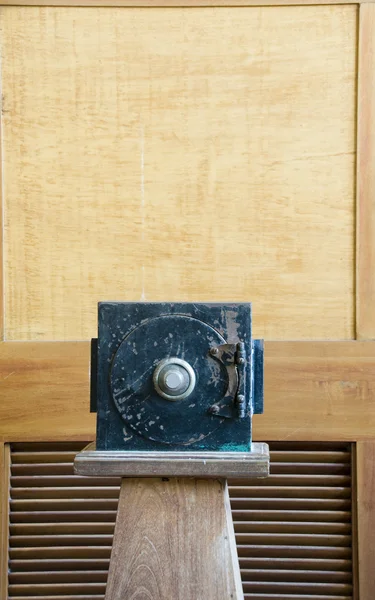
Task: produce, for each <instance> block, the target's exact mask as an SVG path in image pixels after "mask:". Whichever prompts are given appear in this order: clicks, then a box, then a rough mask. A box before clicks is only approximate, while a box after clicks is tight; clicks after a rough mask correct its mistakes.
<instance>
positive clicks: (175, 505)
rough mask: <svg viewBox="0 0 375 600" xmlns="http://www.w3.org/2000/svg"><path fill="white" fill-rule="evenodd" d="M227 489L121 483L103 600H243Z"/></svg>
mask: <svg viewBox="0 0 375 600" xmlns="http://www.w3.org/2000/svg"><path fill="white" fill-rule="evenodd" d="M228 511H229V517H230V522H231V516H230V506H229V499H228V492H227V486H226V484H224V482H222V481H218V480H203V479H200V480H199V479H196V480H194V479H175V478H172V479H165V480H163V479H157V478H152V479H136V478H134V479H123V481H122V485H121V491H120V498H119V505H118V512H117V520H116V528H115V535H114V540H113V546H112V554H111V562H110V567H109V573H108V583H107V589H106V595H105V598H106V600H120V599H122V598H129V599H130V598H153V599H154V600H170V599H171V598H173V599H175V600H186V598H194V599H196V600H217V599H218V598H220V599H222V600H229V599H230V598H233V599H235V600H243V592H242V586H241V585H240V584H241V578H240V572H239V566H238V559H237V551H236V546H235V543H231V542H230V540H231V541H232V540H234V531H233V524H232V527H231V529H232V530H231V529H230V522H229V526H228V515H227V512H228Z"/></svg>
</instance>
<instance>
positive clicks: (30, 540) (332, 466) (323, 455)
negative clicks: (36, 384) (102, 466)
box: [8, 442, 352, 600]
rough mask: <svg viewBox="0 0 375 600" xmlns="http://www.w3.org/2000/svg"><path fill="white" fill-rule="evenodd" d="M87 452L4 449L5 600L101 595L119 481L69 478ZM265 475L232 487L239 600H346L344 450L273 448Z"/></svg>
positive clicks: (59, 446) (348, 554)
mask: <svg viewBox="0 0 375 600" xmlns="http://www.w3.org/2000/svg"><path fill="white" fill-rule="evenodd" d="M84 445H85V444H82V443H81V444H78V443H43V444H13V445H12V446H11V480H10V530H9V534H10V538H9V586H8V591H9V598H10V599H14V600H16V599H17V600H32V599H38V600H42V599H43V600H52V599H53V600H99V599H102V598H103V597H104V593H105V585H106V580H107V572H108V566H109V558H110V552H111V544H112V536H113V531H114V525H115V518H116V507H117V502H118V495H119V483H120V482H119V479H116V478H114V479H94V478H83V477H79V476H76V475H74V473H73V459H74V455H75V453H76V452H78V451H79V450H81V449H82V447H83V446H84ZM270 449H271V476H270V477H269V478H268V479H266V480H258V481H251V480H249V481H243V480H237V481H236V480H232V481H230V495H231V502H232V511H233V518H234V523H235V531H236V539H237V547H238V554H239V558H240V565H241V573H242V580H243V586H244V592H245V598H248V599H250V598H251V599H252V600H276V599H281V600H297V599H298V600H349V599H350V598H352V550H351V451H350V446H345V445H342V444H340V445H338V444H327V443H325V444H303V443H288V442H285V443H271V444H270Z"/></svg>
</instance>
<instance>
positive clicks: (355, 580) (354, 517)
mask: <svg viewBox="0 0 375 600" xmlns="http://www.w3.org/2000/svg"><path fill="white" fill-rule="evenodd" d="M350 463H351V464H350V468H351V496H352V497H351V501H352V505H351V513H352V514H351V530H352V531H351V534H352V544H351V546H352V584H353V599H352V600H360V598H359V577H358V504H357V497H358V485H357V444H355V443H353V444H352V445H351V456H350Z"/></svg>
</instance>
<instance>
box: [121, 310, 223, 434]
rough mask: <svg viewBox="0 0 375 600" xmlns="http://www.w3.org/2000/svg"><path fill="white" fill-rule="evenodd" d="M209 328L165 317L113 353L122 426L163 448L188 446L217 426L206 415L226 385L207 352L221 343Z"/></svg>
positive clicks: (131, 336)
mask: <svg viewBox="0 0 375 600" xmlns="http://www.w3.org/2000/svg"><path fill="white" fill-rule="evenodd" d="M225 343H226V341H225V340H224V338H223V337H222V336H221V335H220V334H219V333H218V332H217V331H216V330H215V329H213V328H212V327H210V326H209V325H207V324H206V323H203V322H202V321H199V320H198V319H194V318H191V317H185V316H182V315H168V316H165V317H157V318H154V319H150V320H147V321H146V322H145V323H142V324H141V325H139V326H138V327H137V328H136V329H134V330H133V331H131V332H130V333H129V334H128V335H127V336H126V337H125V338H124V340H123V341H122V342H121V344H120V346H119V348H118V350H117V352H116V353H115V355H114V357H113V361H112V366H111V370H110V386H111V392H112V397H113V400H114V402H115V405H116V407H117V409H118V411H119V413H120V414H121V416H122V418H123V419H124V421H125V423H126V424H127V425H128V426H129V427H131V428H132V429H133V430H134V431H135V432H136V433H137V434H139V435H141V436H143V437H145V438H148V439H149V440H153V441H157V442H161V443H163V444H186V445H188V444H193V443H194V442H198V441H200V440H202V439H204V438H205V437H207V436H208V435H210V434H211V433H212V432H213V431H215V430H216V429H217V428H218V427H220V425H221V424H222V423H223V420H224V419H223V418H221V417H219V416H217V415H216V416H215V415H213V414H212V413H210V412H209V408H210V407H211V406H212V405H213V404H215V402H218V401H220V400H221V399H222V398H223V396H224V395H225V393H226V390H227V387H228V376H227V371H226V369H225V367H224V365H222V364H220V362H218V361H217V360H215V359H214V358H212V357H211V356H210V348H211V347H212V346H217V345H220V344H225Z"/></svg>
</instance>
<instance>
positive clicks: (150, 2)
mask: <svg viewBox="0 0 375 600" xmlns="http://www.w3.org/2000/svg"><path fill="white" fill-rule="evenodd" d="M362 1H363V0H358V2H353V1H352V0H109V1H107V0H0V6H76V7H85V6H86V7H87V6H104V7H121V6H124V7H149V8H168V7H171V8H174V7H184V8H194V7H202V6H207V7H216V6H218V7H220V6H293V5H297V6H298V5H300V6H309V5H317V4H321V5H324V4H325V5H327V4H361V2H362ZM374 1H375V0H366V3H368V2H374Z"/></svg>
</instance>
